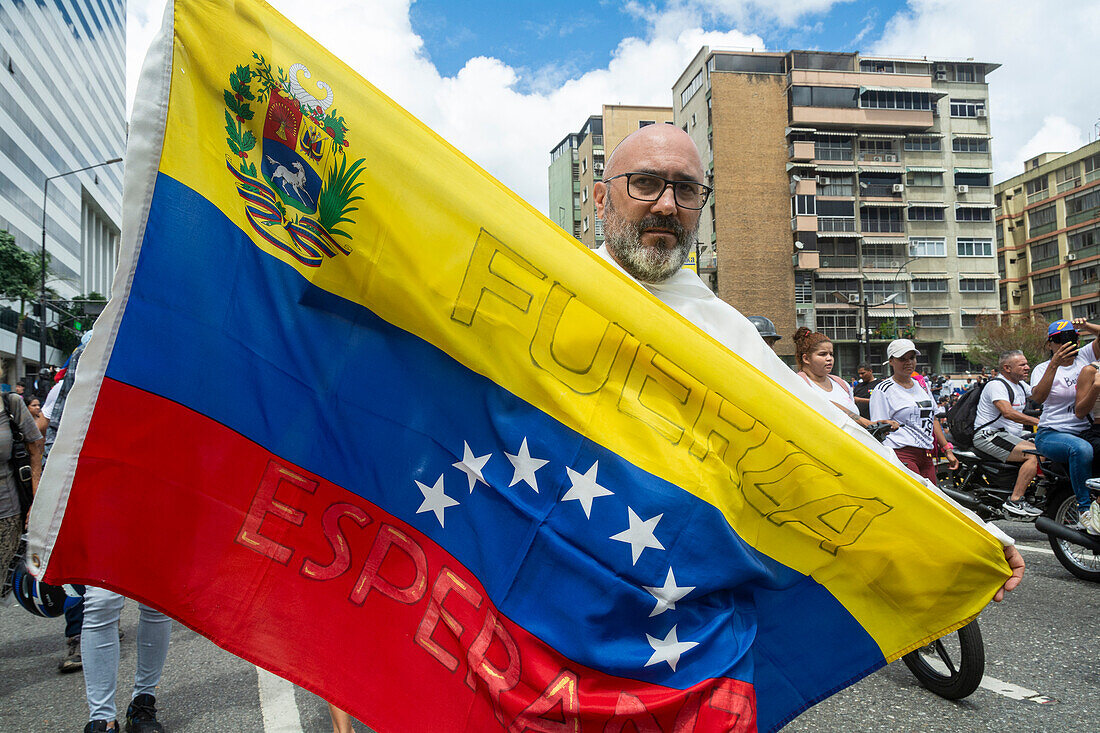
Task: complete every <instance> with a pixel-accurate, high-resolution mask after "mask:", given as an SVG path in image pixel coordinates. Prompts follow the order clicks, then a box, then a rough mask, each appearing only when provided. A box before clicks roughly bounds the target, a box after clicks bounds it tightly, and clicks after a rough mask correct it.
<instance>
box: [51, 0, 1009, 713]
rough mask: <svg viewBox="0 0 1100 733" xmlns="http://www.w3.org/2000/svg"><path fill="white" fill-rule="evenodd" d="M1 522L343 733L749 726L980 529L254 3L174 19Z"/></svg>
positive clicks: (915, 591) (953, 566) (787, 700)
mask: <svg viewBox="0 0 1100 733" xmlns="http://www.w3.org/2000/svg"><path fill="white" fill-rule="evenodd" d="M114 292H115V298H114V299H113V300H112V301H111V304H110V306H109V307H108V309H107V311H106V312H105V313H104V315H103V316H102V317H101V319H100V321H99V323H98V324H97V325H96V328H95V336H94V337H93V339H92V341H91V342H90V344H89V346H88V349H87V351H86V352H85V354H84V355H83V357H82V360H81V362H80V374H79V375H78V377H77V383H76V387H75V388H74V391H73V394H72V395H71V397H70V399H69V404H68V406H67V408H66V415H65V421H64V424H63V425H62V430H61V435H60V438H59V442H58V444H57V445H56V447H55V448H54V449H53V453H52V454H51V458H50V466H49V468H48V470H47V474H46V477H45V481H44V486H43V489H42V491H41V492H40V495H39V500H38V501H37V502H36V506H35V512H34V515H33V517H32V525H33V526H32V552H33V553H34V563H35V564H36V567H37V568H38V569H39V570H45V577H46V578H47V579H49V580H52V581H54V582H60V581H62V580H64V581H71V582H83V583H88V584H92V585H97V586H104V587H108V588H113V589H116V590H118V591H120V592H122V593H124V594H126V595H128V596H131V597H134V598H138V599H141V600H143V601H145V602H147V603H149V604H151V605H153V606H156V607H158V608H161V609H163V610H164V611H166V612H167V613H169V614H171V615H172V616H174V617H175V618H177V619H179V620H180V621H182V622H183V623H185V624H187V625H188V626H190V627H192V628H194V629H197V630H198V631H200V632H201V633H203V634H204V635H206V636H208V637H209V638H210V639H212V640H214V641H215V642H216V643H218V644H219V645H221V646H223V647H224V648H226V649H228V650H230V651H232V652H234V653H235V654H238V655H240V656H242V657H244V658H246V659H249V660H251V661H254V662H255V663H257V664H260V665H262V666H264V667H266V668H268V669H270V670H272V671H273V672H275V673H277V674H279V675H281V676H283V677H286V678H287V679H290V680H292V681H294V682H295V683H297V684H299V685H301V686H303V687H306V688H308V689H310V690H312V691H314V692H317V693H318V694H321V695H323V696H324V697H326V698H328V699H329V700H331V701H332V702H334V703H335V704H337V705H339V706H341V707H343V708H345V709H347V710H349V711H351V712H352V713H353V714H354V715H356V716H357V717H359V718H360V719H362V720H363V721H364V722H367V723H368V724H370V725H371V726H373V727H374V728H376V729H377V730H379V731H386V732H389V731H394V732H405V731H429V730H430V731H471V732H472V731H491V730H501V731H504V730H507V731H523V730H539V731H622V730H627V729H630V730H638V731H647V732H648V731H673V730H675V731H710V730H737V731H752V730H764V731H770V730H775V729H777V728H779V727H781V726H782V725H783V724H784V723H785V722H787V721H789V720H790V719H791V718H793V717H794V716H795V715H797V714H798V712H800V711H801V710H803V709H805V708H806V707H808V706H809V705H812V704H813V703H814V702H816V701H819V700H821V699H823V698H824V697H826V696H828V695H829V694H831V693H833V692H835V691H836V690H838V689H841V688H842V687H844V686H845V685H848V684H850V683H852V682H854V681H855V680H858V679H859V678H861V677H862V676H864V675H866V674H868V673H870V672H872V671H874V670H875V669H877V668H879V667H881V666H882V665H884V664H886V663H887V662H889V661H891V660H894V659H896V658H898V657H899V656H900V655H902V654H903V653H905V652H907V651H909V650H911V649H913V648H915V647H916V646H917V645H919V644H921V643H923V642H926V641H928V640H930V639H932V638H935V637H937V636H939V635H942V634H944V633H947V632H948V631H950V630H953V629H954V628H957V627H958V626H960V625H962V624H963V623H965V622H967V621H968V620H969V619H970V618H972V617H973V616H974V615H975V614H977V613H978V611H979V610H980V609H981V608H982V607H983V606H984V604H985V603H986V601H988V599H989V598H990V597H991V596H992V595H993V593H994V591H995V590H996V589H997V588H998V587H999V586H1000V585H1001V583H1002V582H1003V581H1004V579H1005V578H1006V577H1007V575H1008V572H1007V568H1006V565H1005V562H1004V559H1003V556H1002V552H1001V548H1000V546H999V543H998V542H997V541H996V540H995V539H994V538H993V537H992V536H990V535H989V534H988V533H987V532H985V531H984V530H982V529H981V528H980V527H978V526H977V525H975V524H974V523H972V522H971V521H970V520H969V519H967V518H966V517H965V516H963V515H962V514H961V513H960V512H958V511H957V510H956V509H955V508H953V507H952V506H950V505H948V504H947V503H945V502H944V501H943V500H942V499H941V498H939V497H937V496H934V495H932V494H930V493H929V492H927V491H925V490H924V489H923V488H922V487H921V486H920V485H919V484H918V483H917V482H916V481H914V480H913V479H912V478H911V477H910V476H908V475H907V474H906V473H904V472H903V471H902V470H900V469H899V468H898V467H897V465H896V464H894V463H891V462H889V461H887V460H885V459H884V458H883V457H882V456H881V455H880V453H878V452H876V451H875V450H874V449H873V448H872V447H868V446H867V445H866V444H864V443H861V442H859V441H857V440H855V439H853V438H851V437H849V436H848V435H846V434H845V433H844V432H842V431H841V430H839V429H837V428H836V426H835V425H834V424H832V423H831V422H829V421H828V420H826V419H825V418H823V417H821V416H819V415H818V414H817V413H816V412H814V411H813V410H811V409H809V408H807V407H806V406H805V405H804V404H803V403H802V402H800V401H799V400H798V399H797V398H796V397H794V396H793V395H792V394H791V393H790V392H788V391H786V390H784V389H782V388H780V387H779V386H777V385H776V383H775V382H774V381H772V380H771V379H769V378H768V377H767V376H765V375H764V374H763V373H761V372H760V371H759V370H758V369H756V368H755V367H754V366H753V365H751V364H749V363H747V362H746V361H744V360H742V359H741V358H739V357H738V356H737V355H735V354H733V353H731V352H730V351H728V350H727V349H725V348H723V347H721V346H720V345H719V344H718V343H716V342H715V341H713V340H712V339H711V338H709V337H707V336H706V335H704V334H703V333H702V332H701V331H699V330H698V329H696V328H695V327H694V326H693V325H692V324H690V323H688V322H687V321H685V320H684V319H683V318H681V317H680V316H678V315H677V314H676V313H674V312H673V311H671V310H670V309H668V308H666V307H665V306H663V305H662V304H660V303H659V302H657V301H656V300H654V299H653V298H652V297H650V296H649V294H648V293H646V292H644V291H643V290H642V289H640V288H639V287H637V285H636V284H635V283H633V282H631V281H629V280H628V279H626V278H625V277H623V276H622V275H621V274H619V273H617V272H616V271H615V270H614V269H612V268H611V267H610V266H609V265H608V264H607V263H606V262H604V261H602V260H601V259H599V258H598V257H596V256H594V255H593V254H592V253H591V252H589V251H588V250H586V249H585V248H584V247H582V246H580V245H579V244H578V243H577V242H575V241H574V240H573V239H572V238H571V237H569V236H568V235H566V234H564V233H563V232H562V231H561V230H560V229H558V228H557V227H556V226H555V225H553V224H552V223H551V222H550V221H548V220H547V219H546V218H544V217H542V216H541V215H539V214H538V213H536V212H535V211H534V210H533V209H531V208H530V207H529V206H528V205H527V204H525V203H524V202H523V201H521V200H520V199H518V198H517V197H516V196H515V195H514V194H513V193H511V192H510V191H508V190H507V189H506V188H504V187H503V186H502V185H500V184H499V183H498V182H496V181H495V180H493V179H492V178H491V177H490V176H489V175H487V174H486V173H485V172H484V171H482V170H481V169H479V168H478V167H477V166H476V165H474V164H473V163H472V162H471V161H470V160H468V159H467V158H465V157H464V156H463V155H461V154H460V153H458V152H457V151H456V150H455V149H453V148H452V147H450V146H449V145H448V144H447V143H446V142H445V141H443V140H442V139H440V138H439V137H438V136H436V135H435V134H433V133H432V131H431V130H429V129H427V128H426V127H425V126H424V125H422V124H420V123H419V122H418V121H417V120H416V119H414V118H413V117H412V116H410V115H409V114H408V113H407V112H405V111H404V110H402V109H401V108H399V107H398V106H397V105H395V104H394V103H393V102H392V101H390V100H389V99H387V98H386V97H385V96H384V95H382V94H381V93H379V92H378V90H376V89H375V88H374V87H372V86H371V85H370V84H368V83H367V82H365V81H364V80H362V79H360V78H359V77H358V76H356V75H355V74H354V72H352V71H351V70H350V69H348V68H347V67H346V66H344V65H343V64H342V63H341V62H340V61H339V60H337V59H335V58H333V57H332V56H331V55H330V54H328V53H327V52H326V51H325V50H324V49H323V48H321V47H320V46H318V45H317V44H316V43H315V42H314V41H312V40H311V39H310V38H308V37H307V36H305V35H304V34H303V33H301V32H300V31H299V30H298V29H296V28H295V27H294V26H293V25H291V24H290V23H289V22H288V21H287V20H285V19H284V18H282V17H280V16H279V15H278V14H277V13H275V12H274V11H273V10H272V9H270V8H269V7H267V6H266V5H264V4H263V3H261V2H257V1H255V0H235V1H233V2H230V1H229V0H207V1H204V2H199V1H197V0H196V1H194V2H183V1H182V0H181V1H180V2H177V3H176V5H175V7H174V8H169V10H168V13H167V15H166V22H165V28H164V31H163V34H162V36H161V38H160V40H159V41H158V42H157V43H156V44H155V45H154V49H153V51H152V52H151V54H150V57H149V59H148V60H147V62H146V67H145V69H144V71H143V76H142V83H141V87H140V91H139V93H138V101H137V102H136V104H135V115H134V121H133V124H132V129H131V133H130V144H129V149H128V151H127V171H126V193H125V221H124V232H123V251H122V255H121V265H120V268H119V271H118V273H117V275H116V279H115V284H114Z"/></svg>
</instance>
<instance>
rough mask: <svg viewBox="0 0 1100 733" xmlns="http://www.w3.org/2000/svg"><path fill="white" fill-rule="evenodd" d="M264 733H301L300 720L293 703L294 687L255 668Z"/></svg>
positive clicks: (296, 707)
mask: <svg viewBox="0 0 1100 733" xmlns="http://www.w3.org/2000/svg"><path fill="white" fill-rule="evenodd" d="M256 675H257V678H258V680H257V681H258V684H259V687H260V711H261V712H262V713H263V716H264V733H302V719H301V716H299V715H298V704H297V703H296V702H295V701H294V685H292V684H290V683H289V682H287V681H286V680H284V679H283V678H282V677H277V676H276V675H273V674H271V673H270V672H268V671H267V670H266V669H261V668H259V667H256Z"/></svg>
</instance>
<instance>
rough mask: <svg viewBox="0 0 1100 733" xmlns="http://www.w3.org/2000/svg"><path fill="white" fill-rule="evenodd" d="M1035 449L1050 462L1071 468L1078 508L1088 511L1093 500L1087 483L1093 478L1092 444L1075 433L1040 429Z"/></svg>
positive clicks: (1036, 435) (1070, 472)
mask: <svg viewBox="0 0 1100 733" xmlns="http://www.w3.org/2000/svg"><path fill="white" fill-rule="evenodd" d="M1035 447H1036V448H1038V449H1039V452H1040V453H1042V454H1043V455H1044V456H1046V457H1047V458H1049V459H1050V460H1052V461H1057V462H1058V463H1064V464H1066V465H1067V466H1068V467H1069V481H1070V483H1071V484H1072V485H1073V493H1074V494H1075V495H1076V496H1077V506H1078V508H1079V509H1080V510H1081V511H1085V510H1086V509H1088V508H1089V503H1090V502H1091V498H1090V497H1089V490H1088V487H1087V486H1085V482H1086V481H1087V480H1089V479H1090V478H1092V454H1093V450H1092V444H1091V443H1089V442H1088V441H1087V440H1085V439H1084V438H1082V437H1080V436H1077V435H1074V434H1073V433H1060V432H1058V431H1057V430H1052V429H1050V428H1039V431H1038V432H1037V433H1035Z"/></svg>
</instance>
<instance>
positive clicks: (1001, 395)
mask: <svg viewBox="0 0 1100 733" xmlns="http://www.w3.org/2000/svg"><path fill="white" fill-rule="evenodd" d="M1002 379H1004V381H1003V382H1002V381H1001V380H1002ZM1005 382H1007V383H1008V384H1009V386H1010V387H1011V390H1010V389H1009V387H1006V386H1005ZM1010 391H1011V394H1009V392H1010ZM1030 396H1031V387H1029V386H1028V384H1027V382H1017V383H1015V384H1014V383H1013V382H1012V380H1010V379H1005V378H1004V377H997V378H996V379H990V380H989V381H988V382H986V384H985V389H983V390H982V394H981V396H979V397H978V410H977V412H976V413H975V414H974V430H975V431H976V430H978V429H979V428H980V429H982V430H1006V431H1008V432H1010V433H1012V434H1013V435H1016V436H1022V435H1023V434H1024V426H1023V425H1021V424H1020V423H1018V422H1016V421H1015V420H1009V419H1008V418H1007V417H1005V416H1004V415H1002V414H1001V411H1000V410H998V409H997V406H996V405H994V404H993V403H994V402H996V401H1004V402H1008V403H1010V404H1011V405H1012V409H1013V410H1017V411H1018V412H1023V410H1024V405H1025V404H1026V402H1027V398H1028V397H1030ZM983 426H984V427H983Z"/></svg>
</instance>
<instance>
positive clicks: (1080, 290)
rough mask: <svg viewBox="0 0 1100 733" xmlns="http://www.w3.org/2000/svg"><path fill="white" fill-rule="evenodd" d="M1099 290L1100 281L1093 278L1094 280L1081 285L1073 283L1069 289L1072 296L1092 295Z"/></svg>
mask: <svg viewBox="0 0 1100 733" xmlns="http://www.w3.org/2000/svg"><path fill="white" fill-rule="evenodd" d="M1097 291H1100V281H1097V280H1093V281H1092V282H1087V283H1081V284H1079V285H1073V286H1071V287H1070V289H1069V294H1070V297H1071V298H1072V297H1074V296H1077V295H1091V294H1093V293H1095V292H1097Z"/></svg>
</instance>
